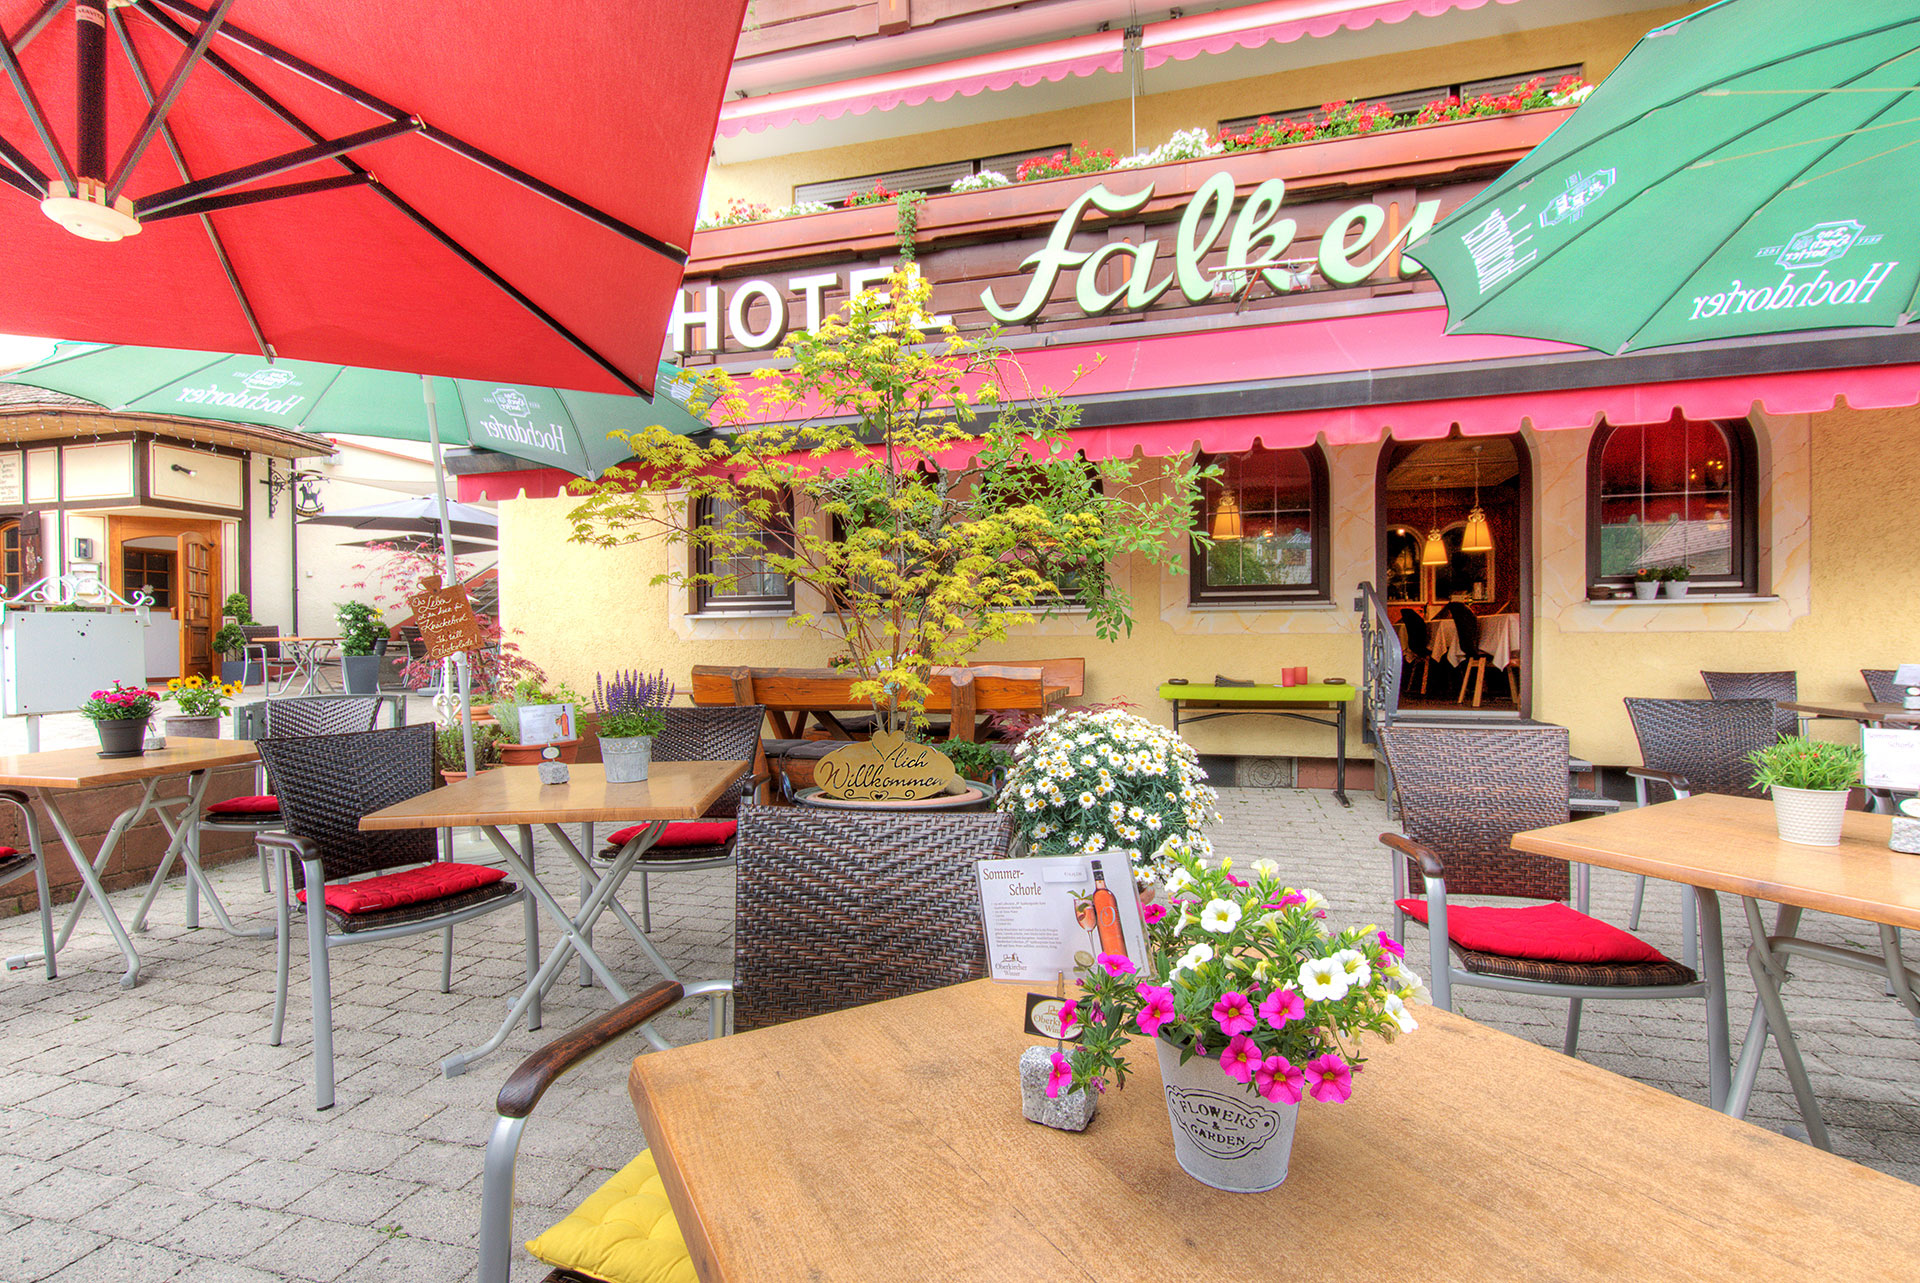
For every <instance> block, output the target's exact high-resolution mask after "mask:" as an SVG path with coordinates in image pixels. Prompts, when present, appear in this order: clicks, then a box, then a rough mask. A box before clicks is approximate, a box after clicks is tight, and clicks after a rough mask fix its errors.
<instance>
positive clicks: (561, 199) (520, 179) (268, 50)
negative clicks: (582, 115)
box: [148, 0, 687, 263]
mask: <svg viewBox="0 0 1920 1283" xmlns="http://www.w3.org/2000/svg"><path fill="white" fill-rule="evenodd" d="M148 3H149V4H155V5H165V6H167V7H168V8H170V9H173V10H176V11H178V12H180V13H183V14H187V15H190V16H193V17H205V16H206V13H207V11H206V10H205V9H202V8H201V7H200V6H199V5H196V4H190V3H187V0H148ZM222 34H223V35H225V36H226V38H227V39H229V40H231V41H233V42H234V43H235V44H238V45H240V46H241V47H242V48H245V49H250V50H252V51H253V52H254V53H257V54H259V55H260V56H261V57H263V58H265V59H267V60H268V61H270V62H276V63H278V64H280V65H281V66H283V67H285V68H286V69H287V70H289V71H292V72H294V73H296V74H298V75H301V76H305V77H306V78H307V79H309V80H312V81H314V82H315V83H317V84H320V85H323V86H325V87H326V88H328V89H331V90H333V92H335V93H337V94H339V95H341V96H342V97H344V98H347V99H350V100H352V101H353V102H355V103H358V104H359V105H360V106H362V107H365V108H367V109H368V110H369V111H376V112H379V113H381V114H382V115H387V116H404V115H406V114H407V113H406V112H405V111H404V110H403V109H402V108H400V107H397V106H394V105H393V104H391V103H389V102H387V101H385V100H384V99H382V98H380V97H379V96H377V95H375V94H372V93H369V92H368V91H367V90H364V89H362V88H360V87H359V86H358V85H355V84H354V83H352V82H351V81H348V80H343V79H341V78H340V77H339V76H336V75H334V74H333V73H332V72H329V71H323V70H321V69H320V68H319V67H316V66H314V65H313V64H312V63H310V62H308V61H306V60H305V59H303V58H301V57H299V56H298V55H296V54H292V53H289V52H287V51H286V50H285V49H281V48H279V47H278V46H277V45H274V44H272V43H271V42H269V41H267V40H264V39H262V38H261V37H259V36H256V35H254V34H253V33H252V32H250V31H247V30H245V29H244V28H241V27H237V26H232V25H229V26H227V27H226V28H225V30H224V31H223V32H222ZM421 132H422V133H423V134H425V135H426V136H427V137H428V138H431V139H432V140H433V141H434V142H436V143H438V144H440V146H442V147H445V148H446V149H447V150H448V151H451V152H453V153H454V154H455V155H459V156H464V157H466V158H467V159H468V160H470V161H473V162H474V163H475V164H477V165H480V166H481V167H483V168H485V169H488V170H491V171H492V172H494V173H496V174H498V175H500V176H501V177H502V178H504V179H506V180H507V181H508V182H511V183H514V184H516V185H518V186H521V187H524V188H526V189H527V190H528V191H531V192H534V193H536V194H538V195H540V196H544V197H545V198H546V199H548V200H550V201H552V202H553V203H554V204H556V205H559V206H560V207H561V208H563V209H567V210H570V211H572V212H573V213H575V214H578V215H580V217H582V218H585V219H588V220H590V221H592V222H595V223H598V224H600V226H602V227H605V228H606V229H608V230H609V231H612V232H615V233H617V234H618V235H620V236H623V237H625V238H626V239H628V240H630V241H633V242H634V243H635V244H638V245H641V246H643V247H645V248H646V249H648V250H651V251H652V252H653V253H655V254H658V255H660V256H661V257H662V258H665V259H669V260H671V261H672V262H674V263H685V262H686V261H687V251H686V250H685V249H683V248H682V247H680V246H678V245H674V244H671V243H670V242H668V241H664V240H662V239H660V238H659V237H657V236H654V235H652V234H651V233H649V232H644V231H642V230H640V229H639V228H637V227H635V226H633V225H632V224H631V223H628V222H627V221H625V220H624V219H621V218H618V217H616V216H615V215H613V214H610V213H608V212H607V211H606V210H603V209H601V208H599V207H598V206H596V205H591V204H589V203H587V202H586V201H584V200H581V199H580V198H579V197H577V196H571V195H569V194H567V193H566V192H564V191H562V190H560V189H559V188H558V187H555V186H554V185H553V184H551V183H548V182H545V181H543V180H542V179H539V178H535V177H534V176H533V175H532V174H529V173H527V172H526V171H525V170H523V169H520V168H518V167H517V166H514V165H511V164H509V163H507V162H506V161H504V160H501V159H500V158H499V157H497V156H494V155H492V154H491V153H489V152H487V151H485V150H483V149H481V148H479V147H476V146H474V145H473V144H472V143H470V142H467V141H466V140H465V139H463V138H460V137H457V136H456V135H453V134H450V133H448V132H447V131H445V130H444V129H439V128H436V127H433V126H424V127H423V128H422V130H421Z"/></svg>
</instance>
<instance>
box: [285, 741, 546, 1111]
mask: <svg viewBox="0 0 1920 1283" xmlns="http://www.w3.org/2000/svg"><path fill="white" fill-rule="evenodd" d="M433 735H434V731H433V727H431V726H426V725H420V726H403V727H399V728H397V729H393V730H380V731H363V732H361V733H359V734H357V735H312V736H297V737H286V738H281V737H269V738H267V739H263V740H261V741H260V757H261V759H262V760H263V761H264V762H265V763H266V766H267V772H268V774H269V775H270V776H271V777H272V779H273V784H274V793H275V796H276V797H278V798H279V800H280V811H281V816H282V819H283V820H284V825H285V831H284V832H280V833H267V834H263V835H262V836H261V838H260V841H261V842H263V843H265V844H266V845H267V846H270V847H273V848H275V849H276V850H278V851H279V852H280V853H281V858H280V859H278V860H276V861H275V872H276V875H277V879H276V880H277V888H276V889H277V892H278V894H277V896H276V901H277V903H276V906H275V908H276V913H275V947H276V954H277V957H276V964H277V965H276V969H275V976H274V982H275V990H274V1005H273V1037H272V1042H273V1045H274V1046H276V1047H277V1046H279V1045H280V1035H281V1030H282V1027H283V1025H284V1024H285V1020H286V1014H287V970H288V952H289V947H290V941H291V936H292V930H291V925H290V918H291V915H292V914H293V913H294V912H295V911H296V908H297V909H298V910H299V911H304V912H305V913H306V916H307V962H308V966H309V970H310V975H311V978H312V989H313V1090H314V1102H315V1105H316V1107H317V1108H320V1109H330V1108H332V1107H333V991H332V980H331V972H330V969H329V958H328V955H329V953H330V951H331V950H333V949H336V948H339V947H341V946H343V945H349V944H356V943H361V942H371V941H375V940H391V939H395V938H397V937H400V936H409V935H419V934H421V933H423V932H427V931H439V930H443V929H446V928H451V927H454V926H457V925H459V924H460V923H462V922H466V921H469V920H471V919H473V918H477V917H480V916H481V915H483V914H487V913H493V912H495V911H496V910H499V909H505V908H508V907H510V906H512V905H515V904H518V905H520V906H521V907H522V909H523V911H524V912H525V915H526V936H527V977H528V979H529V980H531V979H532V978H533V974H534V972H535V970H536V969H537V968H538V967H539V965H540V934H539V932H540V928H539V919H538V916H537V914H538V910H537V908H536V906H535V904H534V901H533V899H532V897H530V896H528V895H527V894H526V892H525V891H523V890H522V889H521V888H520V887H518V886H516V885H515V884H514V883H513V882H511V881H507V880H505V879H504V878H503V877H502V875H501V873H500V870H498V869H491V868H487V867H485V866H483V865H471V864H455V863H451V862H447V863H438V864H436V863H434V857H435V855H436V847H437V842H438V839H437V837H436V835H435V833H434V832H433V830H431V829H419V830H411V829H410V830H400V831H391V832H362V831H361V830H360V820H361V819H362V818H363V817H364V816H366V815H369V814H371V813H372V812H374V811H378V810H380V809H381V808H383V807H387V806H391V805H393V804H394V803H396V802H403V801H405V800H407V799H408V798H412V797H418V796H420V795H421V794H422V793H426V792H428V791H430V790H431V789H432V788H433V786H434V771H433ZM289 855H290V856H291V857H293V858H291V859H289V858H287V857H288V856H289ZM417 866H426V867H417ZM368 874H371V875H374V876H371V877H367V876H363V875H368ZM347 879H355V880H354V881H352V882H347V881H346V880H347ZM343 883H344V884H345V885H342V884H343ZM315 886H320V887H322V888H324V898H325V901H326V903H325V904H324V906H323V908H322V911H321V912H319V913H315V912H314V911H313V909H312V906H311V905H310V904H307V903H306V900H307V895H306V892H307V891H308V890H310V889H312V888H313V887H315ZM296 890H298V891H299V897H298V898H299V900H300V903H299V904H298V905H297V906H296V904H295V898H294V892H295V891H296ZM350 896H354V897H358V899H359V900H360V903H358V904H355V903H352V902H350ZM445 978H446V977H445V973H444V971H443V973H442V980H443V982H444V980H445ZM527 1027H528V1028H530V1029H538V1028H539V1027H540V1004H539V1002H538V1000H536V1001H535V1002H534V1004H533V1007H532V1009H531V1011H530V1012H529V1013H528V1025H527Z"/></svg>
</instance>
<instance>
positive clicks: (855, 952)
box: [480, 803, 1013, 1283]
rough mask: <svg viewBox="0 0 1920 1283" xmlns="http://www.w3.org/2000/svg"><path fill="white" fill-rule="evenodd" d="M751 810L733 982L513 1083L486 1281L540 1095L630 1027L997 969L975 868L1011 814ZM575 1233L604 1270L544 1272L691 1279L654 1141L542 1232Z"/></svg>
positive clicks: (584, 1029)
mask: <svg viewBox="0 0 1920 1283" xmlns="http://www.w3.org/2000/svg"><path fill="white" fill-rule="evenodd" d="M738 822H739V833H738V837H737V839H736V842H735V845H734V856H735V860H736V863H737V865H738V867H739V875H738V886H739V890H738V893H737V898H736V900H735V908H734V964H733V965H734V978H733V980H732V981H731V982H727V981H710V982H705V983H696V984H689V985H686V986H684V987H683V986H682V985H679V984H676V983H671V982H668V983H662V984H659V985H656V986H654V988H653V989H651V990H649V991H648V992H646V993H643V994H639V995H637V996H636V997H634V998H633V999H632V1000H631V1001H630V1002H627V1003H625V1004H623V1005H622V1006H620V1007H617V1008H615V1009H614V1010H612V1011H609V1012H607V1013H606V1014H605V1015H603V1016H600V1017H598V1018H597V1019H595V1020H591V1021H589V1022H587V1023H586V1024H585V1025H582V1026H581V1027H580V1028H578V1029H575V1030H573V1031H572V1032H570V1033H568V1034H566V1035H564V1036H562V1037H560V1038H558V1039H556V1040H555V1041H554V1042H552V1043H550V1044H548V1045H547V1046H546V1047H544V1048H542V1049H541V1050H539V1051H537V1052H535V1053H534V1054H533V1055H532V1056H530V1057H529V1058H528V1059H527V1060H526V1061H525V1062H524V1063H523V1064H522V1065H521V1066H520V1067H519V1068H518V1069H516V1070H515V1071H514V1073H513V1076H512V1077H510V1078H509V1079H508V1080H507V1083H506V1085H505V1087H503V1088H502V1089H501V1092H500V1096H499V1100H498V1101H497V1109H498V1117H497V1118H496V1120H495V1122H494V1127H493V1134H492V1136H491V1138H490V1139H489V1140H488V1142H487V1155H486V1164H485V1175H484V1178H483V1181H482V1187H481V1195H480V1209H481V1210H480V1280H481V1283H506V1279H507V1271H508V1267H509V1264H510V1261H511V1256H512V1239H513V1167H514V1157H515V1155H516V1154H517V1152H518V1150H519V1146H520V1137H521V1134H522V1132H523V1131H524V1130H525V1128H526V1125H527V1120H528V1118H529V1116H530V1115H531V1114H532V1112H533V1108H534V1106H535V1105H537V1104H538V1103H539V1102H540V1098H541V1097H542V1096H543V1095H545V1094H546V1092H547V1091H548V1089H549V1088H551V1087H552V1086H553V1084H554V1083H555V1082H556V1081H558V1079H559V1078H560V1077H561V1075H563V1074H565V1073H566V1072H567V1071H569V1070H570V1069H572V1068H573V1067H574V1066H576V1065H578V1064H580V1063H582V1062H583V1061H585V1060H587V1059H589V1058H591V1057H592V1056H594V1055H595V1054H597V1053H599V1052H600V1051H602V1050H604V1049H606V1048H607V1047H609V1046H611V1045H612V1044H613V1043H614V1042H616V1041H617V1040H618V1039H619V1038H620V1037H621V1035H623V1034H626V1033H628V1032H630V1031H632V1030H635V1029H644V1028H645V1027H646V1026H647V1025H648V1023H649V1022H651V1021H653V1020H655V1019H657V1018H658V1017H659V1016H661V1015H662V1014H664V1013H665V1012H668V1011H670V1010H673V1009H674V1008H676V1007H678V1006H681V1005H682V1004H683V1003H684V1002H685V1001H686V1000H687V999H689V998H700V997H706V998H707V999H708V1000H709V1001H711V1002H712V1003H713V1004H714V1006H713V1012H712V1015H713V1033H714V1036H715V1037H719V1036H722V1034H723V1033H724V1032H725V1031H726V1030H727V1029H728V1021H727V1014H728V999H731V1004H730V1011H731V1017H732V1019H731V1027H732V1028H733V1029H738V1030H747V1029H757V1028H761V1027H763V1026H767V1025H774V1024H779V1023H781V1022H783V1021H788V1020H800V1019H804V1018H805V1017H808V1016H817V1015H824V1014H826V1013H828V1012H832V1011H841V1010H844V1009H846V1008H848V1007H857V1006H860V1005H862V1004H864V1003H869V1002H878V1001H880V1000H882V999H885V998H898V997H904V996H906V995H907V994H913V993H922V992H925V991H926V990H929V989H937V988H940V987H942V986H944V985H949V984H958V983H960V982H961V981H964V980H973V979H977V978H979V977H980V976H983V975H985V974H986V940H985V936H984V935H983V933H982V931H981V927H980V896H979V891H978V889H977V888H978V883H977V882H976V881H975V877H974V870H973V866H974V862H975V861H976V860H983V859H995V858H999V857H1001V856H1004V855H1006V853H1007V851H1008V849H1009V847H1010V846H1011V845H1012V842H1013V821H1012V819H1011V818H1010V817H1008V816H1005V815H1000V814H997V813H989V814H984V815H956V814H953V813H950V812H949V813H937V812H929V813H923V814H915V815H905V816H902V815H899V814H881V813H875V812H860V811H833V810H824V809H815V808H811V807H790V806H760V805H757V804H754V803H747V804H744V805H742V806H741V807H740V808H739V816H738ZM602 1227H605V1228H604V1230H603V1229H602ZM549 1236H551V1237H549ZM562 1239H565V1240H570V1243H569V1246H570V1247H575V1248H580V1249H581V1250H582V1254H583V1255H585V1256H587V1257H588V1258H589V1259H592V1260H595V1261H597V1262H601V1263H603V1264H602V1267H601V1268H599V1269H595V1270H594V1271H593V1273H592V1274H584V1273H576V1272H573V1271H570V1270H568V1269H566V1268H561V1269H557V1270H555V1271H554V1272H553V1273H552V1274H550V1275H548V1276H547V1283H579V1281H581V1280H585V1279H587V1278H590V1277H606V1276H609V1267H608V1265H607V1264H605V1263H609V1262H611V1261H614V1260H618V1261H619V1262H620V1263H621V1266H622V1267H623V1268H621V1269H620V1271H619V1276H620V1277H645V1278H662V1279H664V1278H669V1277H691V1276H692V1269H691V1266H690V1265H687V1264H686V1263H685V1262H686V1254H687V1247H686V1243H685V1240H684V1239H683V1238H682V1237H681V1234H680V1231H679V1228H678V1226H677V1225H676V1224H675V1222H674V1219H673V1212H672V1210H671V1208H670V1207H669V1206H668V1204H667V1200H666V1196H665V1191H664V1188H663V1187H662V1185H661V1182H660V1177H659V1174H658V1172H657V1170H656V1169H655V1168H654V1166H653V1159H652V1156H651V1154H650V1153H647V1152H642V1153H641V1155H640V1156H639V1157H638V1158H636V1159H634V1161H633V1162H632V1163H629V1164H628V1165H627V1166H626V1167H625V1168H624V1169H622V1170H621V1171H620V1172H617V1173H616V1174H615V1175H614V1176H613V1178H612V1179H610V1180H609V1181H608V1182H607V1183H606V1184H605V1185H603V1186H601V1187H600V1189H599V1190H598V1191H597V1192H596V1193H595V1194H594V1195H593V1196H592V1197H590V1198H589V1199H588V1200H587V1201H586V1203H584V1204H582V1206H581V1207H580V1209H579V1210H578V1211H576V1212H575V1213H574V1214H573V1215H572V1216H569V1217H567V1218H566V1220H564V1221H562V1222H561V1223H560V1225H558V1226H556V1227H555V1228H554V1229H553V1230H550V1231H549V1232H548V1235H543V1236H542V1237H541V1238H540V1239H536V1240H535V1245H536V1246H538V1247H539V1248H540V1251H541V1255H542V1257H543V1258H546V1259H551V1258H553V1257H555V1256H556V1255H557V1253H556V1251H555V1250H554V1249H555V1248H556V1247H558V1246H559V1242H558V1241H559V1240H562ZM674 1269H683V1270H685V1271H686V1273H685V1274H684V1275H676V1274H672V1273H670V1271H672V1270H674Z"/></svg>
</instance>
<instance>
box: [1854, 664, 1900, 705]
mask: <svg viewBox="0 0 1920 1283" xmlns="http://www.w3.org/2000/svg"><path fill="white" fill-rule="evenodd" d="M1895 671H1896V670H1894V669H1891V668H1863V669H1861V670H1860V677H1861V680H1863V681H1864V682H1866V684H1867V702H1868V703H1870V704H1902V703H1905V702H1906V697H1907V693H1906V692H1905V691H1903V690H1901V689H1900V688H1899V687H1898V686H1896V685H1894V684H1893V674H1894V672H1895Z"/></svg>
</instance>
